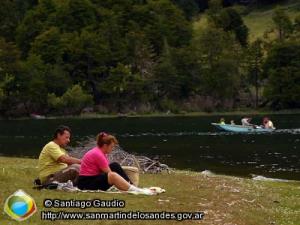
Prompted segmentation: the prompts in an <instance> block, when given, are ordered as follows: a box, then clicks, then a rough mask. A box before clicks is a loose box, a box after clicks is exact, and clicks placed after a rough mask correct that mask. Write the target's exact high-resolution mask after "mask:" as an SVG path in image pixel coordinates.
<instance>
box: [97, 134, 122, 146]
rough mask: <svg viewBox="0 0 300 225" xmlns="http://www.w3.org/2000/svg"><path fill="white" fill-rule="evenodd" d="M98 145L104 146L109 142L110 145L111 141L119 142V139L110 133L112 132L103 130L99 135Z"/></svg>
mask: <svg viewBox="0 0 300 225" xmlns="http://www.w3.org/2000/svg"><path fill="white" fill-rule="evenodd" d="M96 141H97V145H98V147H100V148H101V147H102V146H103V145H105V144H107V145H110V144H111V143H114V144H116V145H117V144H118V140H117V139H116V138H115V137H114V136H112V135H110V134H107V133H105V132H101V133H99V134H98V135H97V139H96Z"/></svg>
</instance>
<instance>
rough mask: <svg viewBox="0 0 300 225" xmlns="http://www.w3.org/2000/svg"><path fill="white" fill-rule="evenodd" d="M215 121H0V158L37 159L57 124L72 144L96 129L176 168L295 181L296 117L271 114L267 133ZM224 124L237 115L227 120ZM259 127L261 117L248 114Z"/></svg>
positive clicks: (298, 168) (299, 151)
mask: <svg viewBox="0 0 300 225" xmlns="http://www.w3.org/2000/svg"><path fill="white" fill-rule="evenodd" d="M219 118H220V117H216V116H201V117H170V118H109V119H55V120H2V121H0V154H1V155H2V156H22V157H23V156H25V157H32V158H37V157H38V155H39V152H40V150H41V148H42V147H43V145H44V144H45V143H47V142H48V141H49V140H50V139H51V136H52V133H53V131H54V130H55V128H56V127H57V126H58V125H60V124H65V125H68V126H70V127H71V128H72V133H73V136H72V143H71V145H72V146H76V143H77V141H80V140H84V139H85V138H86V137H87V136H95V135H96V134H97V133H98V132H99V131H106V132H111V133H113V134H115V135H116V136H117V138H118V139H119V141H120V144H121V146H122V147H123V148H124V149H125V150H126V151H128V152H131V153H136V154H140V155H147V156H150V157H159V160H160V161H161V162H163V163H166V164H168V165H169V166H171V167H174V168H178V169H191V170H195V171H203V170H211V171H213V172H215V173H220V174H229V175H236V176H246V177H250V176H251V175H253V174H255V175H263V176H267V177H274V178H284V179H295V180H300V115H274V116H272V118H271V119H272V121H273V122H274V125H275V126H276V127H277V128H278V129H277V130H276V131H275V132H274V133H272V134H233V133H224V132H219V131H216V130H215V129H214V127H212V126H211V125H210V123H211V122H216V121H218V120H219ZM225 119H226V121H230V120H231V119H234V120H235V121H236V123H238V122H239V121H240V119H241V117H240V116H227V117H225ZM253 120H254V121H253V122H254V123H256V124H259V123H260V122H261V120H262V117H261V116H253Z"/></svg>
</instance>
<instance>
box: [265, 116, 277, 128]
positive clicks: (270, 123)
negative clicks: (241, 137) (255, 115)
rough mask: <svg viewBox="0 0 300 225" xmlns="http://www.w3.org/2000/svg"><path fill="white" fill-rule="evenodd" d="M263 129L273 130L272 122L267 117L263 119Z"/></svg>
mask: <svg viewBox="0 0 300 225" xmlns="http://www.w3.org/2000/svg"><path fill="white" fill-rule="evenodd" d="M263 127H264V128H266V129H275V127H274V125H273V122H272V121H271V120H270V119H269V118H268V117H264V118H263Z"/></svg>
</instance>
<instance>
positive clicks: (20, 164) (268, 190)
mask: <svg viewBox="0 0 300 225" xmlns="http://www.w3.org/2000/svg"><path fill="white" fill-rule="evenodd" d="M0 165H1V166H0V187H1V189H0V205H1V209H2V210H1V211H2V212H1V214H0V224H30V225H35V224H36V225H40V224H75V225H76V224H100V223H101V224H210V225H211V224H218V225H219V224H239V225H240V224H245V225H251V224H253V225H254V224H255V225H260V224H261V225H266V224H280V225H282V224H299V221H300V201H299V199H300V185H299V184H300V183H299V182H266V181H264V182H263V181H254V180H249V179H243V178H234V177H228V176H207V175H203V174H200V173H196V172H189V171H175V172H174V173H171V174H156V175H153V174H143V175H141V177H140V180H141V182H140V184H141V186H143V187H147V186H160V187H162V188H165V189H166V193H163V194H160V195H157V196H141V195H138V196H135V195H128V194H103V193H68V192H62V191H54V190H41V191H38V190H34V189H32V180H33V179H34V177H36V175H37V168H36V165H37V160H35V159H24V158H6V157H0ZM18 189H22V190H24V191H25V192H27V193H28V194H30V195H31V196H32V197H33V198H34V199H35V201H36V204H37V208H38V211H37V212H36V213H35V215H33V216H32V217H30V218H29V219H28V220H25V221H23V222H16V221H13V220H12V219H11V218H10V217H8V216H7V215H6V214H4V212H3V206H4V202H5V199H6V198H7V197H8V196H10V195H11V194H12V193H14V192H15V191H17V190H18ZM46 198H47V199H55V198H56V199H82V200H88V199H102V200H110V199H119V200H124V201H125V202H126V205H125V208H123V209H121V210H122V211H131V210H133V211H141V212H151V211H156V212H157V211H170V212H171V211H172V212H199V211H202V212H204V213H205V216H204V219H203V220H201V221H200V220H197V221H196V220H194V221H192V220H185V221H181V222H177V221H174V220H173V221H164V220H152V221H149V220H148V221H141V220H139V221H133V220H128V221H116V220H112V221H109V220H105V221H101V222H100V221H80V220H72V221H61V220H56V221H42V220H41V218H40V217H41V211H43V210H44V211H49V210H50V211H59V210H65V211H67V212H70V211H80V212H86V211H94V212H95V211H96V212H101V211H119V210H120V209H95V208H90V209H54V208H50V209H49V208H48V209H47V208H44V207H43V201H44V199H46Z"/></svg>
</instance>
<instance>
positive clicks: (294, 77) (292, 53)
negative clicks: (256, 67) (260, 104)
mask: <svg viewBox="0 0 300 225" xmlns="http://www.w3.org/2000/svg"><path fill="white" fill-rule="evenodd" d="M299 68H300V44H299V43H298V42H296V43H295V42H287V43H280V44H277V45H275V46H274V47H273V48H272V49H271V51H270V52H269V54H268V57H267V59H266V62H265V64H264V73H265V77H267V79H268V83H267V85H266V87H265V93H264V94H265V96H266V97H267V99H268V100H269V101H271V103H272V106H273V107H274V108H275V109H281V108H297V107H300V82H299V81H300V72H299Z"/></svg>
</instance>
